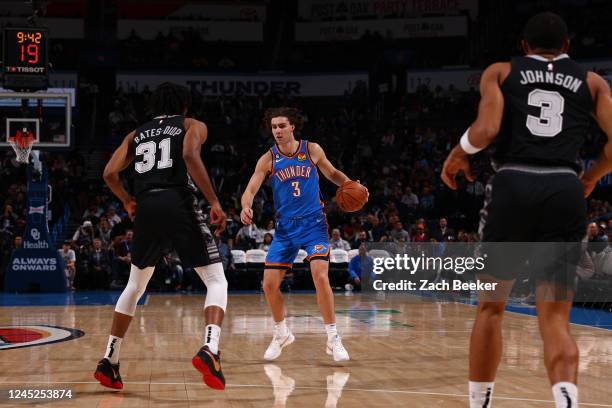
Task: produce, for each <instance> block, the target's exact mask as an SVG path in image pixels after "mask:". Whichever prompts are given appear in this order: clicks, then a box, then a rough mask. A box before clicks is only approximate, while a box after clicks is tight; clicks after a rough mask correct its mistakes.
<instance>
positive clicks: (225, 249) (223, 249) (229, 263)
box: [215, 234, 272, 275]
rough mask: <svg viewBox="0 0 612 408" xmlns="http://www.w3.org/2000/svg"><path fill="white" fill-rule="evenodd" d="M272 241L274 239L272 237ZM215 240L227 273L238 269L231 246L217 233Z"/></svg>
mask: <svg viewBox="0 0 612 408" xmlns="http://www.w3.org/2000/svg"><path fill="white" fill-rule="evenodd" d="M266 235H270V234H266ZM264 241H265V238H264ZM270 241H272V240H271V239H270ZM215 242H216V243H217V248H218V249H219V256H220V257H221V264H222V265H223V270H224V271H225V274H226V275H229V274H232V273H233V272H234V271H235V270H236V267H235V266H234V257H233V256H232V251H231V250H230V248H229V246H228V245H227V244H226V243H225V242H223V240H221V238H220V237H218V236H216V235H215Z"/></svg>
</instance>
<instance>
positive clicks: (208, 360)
mask: <svg viewBox="0 0 612 408" xmlns="http://www.w3.org/2000/svg"><path fill="white" fill-rule="evenodd" d="M191 364H193V366H194V367H195V368H196V369H197V370H198V371H199V372H200V373H202V375H203V377H202V380H204V383H205V384H206V385H208V386H209V387H210V388H213V389H215V390H224V389H225V377H224V376H223V373H222V372H221V352H219V353H218V354H217V355H215V354H213V353H212V351H210V349H209V348H208V346H203V347H202V348H201V349H200V351H198V354H196V355H195V357H194V358H193V359H192V360H191Z"/></svg>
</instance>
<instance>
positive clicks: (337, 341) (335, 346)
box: [325, 334, 350, 361]
mask: <svg viewBox="0 0 612 408" xmlns="http://www.w3.org/2000/svg"><path fill="white" fill-rule="evenodd" d="M325 352H326V353H327V354H329V355H330V356H334V361H348V360H350V358H349V354H348V351H346V349H345V348H344V346H343V345H342V338H340V336H339V335H337V334H336V336H335V337H334V338H332V339H331V340H327V349H326V350H325Z"/></svg>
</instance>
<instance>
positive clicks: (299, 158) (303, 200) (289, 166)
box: [272, 140, 322, 217]
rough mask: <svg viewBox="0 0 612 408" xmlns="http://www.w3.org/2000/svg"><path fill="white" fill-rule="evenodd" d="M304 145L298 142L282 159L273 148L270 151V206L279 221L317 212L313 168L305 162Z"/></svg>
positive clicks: (316, 175) (314, 172)
mask: <svg viewBox="0 0 612 408" xmlns="http://www.w3.org/2000/svg"><path fill="white" fill-rule="evenodd" d="M307 149H308V142H307V141H306V140H302V141H301V142H300V146H299V148H298V150H297V152H296V153H295V154H294V155H293V156H285V155H283V154H282V153H280V151H279V150H278V147H277V146H274V147H273V148H272V155H273V158H274V169H273V176H272V189H273V191H274V204H275V206H276V211H277V213H278V215H279V216H281V217H298V216H303V215H307V214H312V213H314V212H316V211H320V210H321V208H322V203H321V200H320V192H319V176H318V174H317V168H316V167H315V166H314V165H313V164H312V162H311V161H310V160H309V156H308V150H307Z"/></svg>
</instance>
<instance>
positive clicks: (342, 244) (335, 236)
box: [329, 228, 351, 251]
mask: <svg viewBox="0 0 612 408" xmlns="http://www.w3.org/2000/svg"><path fill="white" fill-rule="evenodd" d="M329 246H330V248H331V249H344V250H345V251H350V249H351V246H350V244H349V243H348V242H346V241H345V240H343V239H342V237H341V236H340V230H339V229H338V228H334V229H333V230H332V236H331V240H330V241H329Z"/></svg>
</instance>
